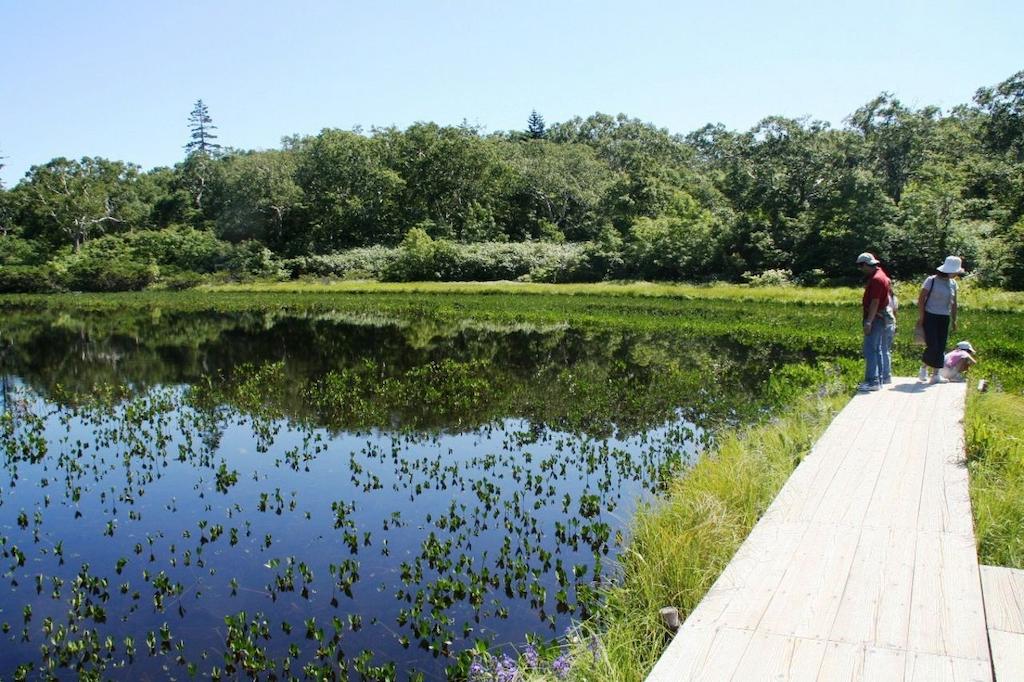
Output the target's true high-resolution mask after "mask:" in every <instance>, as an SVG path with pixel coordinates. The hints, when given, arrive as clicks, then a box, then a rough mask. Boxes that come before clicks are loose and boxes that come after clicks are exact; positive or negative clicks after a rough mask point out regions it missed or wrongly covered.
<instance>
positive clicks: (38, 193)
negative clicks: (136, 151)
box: [19, 157, 150, 251]
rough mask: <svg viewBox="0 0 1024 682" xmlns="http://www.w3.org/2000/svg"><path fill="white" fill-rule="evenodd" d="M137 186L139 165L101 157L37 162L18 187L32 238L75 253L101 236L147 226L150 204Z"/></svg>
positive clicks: (27, 226)
mask: <svg viewBox="0 0 1024 682" xmlns="http://www.w3.org/2000/svg"><path fill="white" fill-rule="evenodd" d="M137 184H138V167H137V166H134V165H132V164H125V163H122V162H120V161H109V160H107V159H101V158H98V157H86V158H83V159H81V160H80V161H73V160H69V159H65V158H57V159H54V160H53V161H50V162H49V163H47V164H44V165H42V166H33V167H32V168H31V169H30V170H29V172H28V175H27V177H26V179H25V181H24V183H23V184H22V185H19V189H21V190H22V191H23V192H24V205H23V211H24V212H25V214H26V222H27V225H26V228H27V231H28V232H29V235H28V236H40V237H42V238H45V239H47V240H48V241H49V242H50V243H52V244H71V245H72V246H73V247H74V249H75V251H77V250H78V249H79V248H81V246H82V244H83V243H85V242H86V241H88V240H89V239H90V238H92V237H94V236H95V235H97V234H101V233H105V232H109V231H123V230H127V229H129V228H132V227H141V226H144V225H145V224H146V221H147V219H148V216H149V210H150V207H149V206H146V205H145V204H143V203H142V202H141V201H140V200H139V197H138V193H137V191H136V190H137Z"/></svg>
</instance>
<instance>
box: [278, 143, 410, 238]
mask: <svg viewBox="0 0 1024 682" xmlns="http://www.w3.org/2000/svg"><path fill="white" fill-rule="evenodd" d="M387 146H388V140H387V139H386V138H380V137H373V138H370V137H366V136H364V135H361V134H359V133H356V132H349V131H344V130H323V131H322V132H321V133H320V134H319V135H316V136H314V137H310V138H307V139H304V140H301V141H300V142H297V146H296V153H297V158H296V168H295V183H296V185H297V186H298V187H299V188H300V190H301V191H302V193H303V197H304V204H305V207H306V211H307V212H306V213H305V215H304V221H305V233H304V234H297V235H296V238H299V239H301V240H302V243H304V244H305V245H306V248H308V249H311V250H313V251H315V252H318V253H324V252H330V251H335V250H338V249H343V248H347V247H352V246H360V245H365V244H378V243H385V244H394V243H395V242H397V241H398V240H399V239H400V238H401V235H402V231H401V228H402V221H401V220H400V217H399V207H400V201H401V193H402V191H403V190H404V188H405V182H404V180H403V179H402V177H401V175H400V174H399V173H398V172H397V171H396V170H394V169H392V168H390V167H388V165H387V164H386V163H385V161H386V158H387V153H388V149H387ZM281 186H282V188H284V186H285V184H284V182H283V180H282V185H281Z"/></svg>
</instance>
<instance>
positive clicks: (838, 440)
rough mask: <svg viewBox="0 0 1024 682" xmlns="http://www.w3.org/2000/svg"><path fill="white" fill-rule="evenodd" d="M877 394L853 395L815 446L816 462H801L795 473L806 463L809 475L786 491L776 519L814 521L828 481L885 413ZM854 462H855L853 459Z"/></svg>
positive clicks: (865, 441) (829, 486) (861, 447)
mask: <svg viewBox="0 0 1024 682" xmlns="http://www.w3.org/2000/svg"><path fill="white" fill-rule="evenodd" d="M883 397H884V396H883V395H882V393H881V392H879V393H870V394H866V395H858V396H854V398H852V399H851V400H850V403H849V404H848V405H847V406H846V408H844V409H843V412H842V413H841V414H843V413H846V410H847V409H850V410H851V412H850V413H849V415H848V416H847V417H846V418H844V420H843V422H842V423H841V424H840V425H839V426H838V428H833V426H835V423H834V422H833V424H831V425H829V428H828V429H826V430H825V433H824V434H822V436H821V438H820V439H819V441H818V444H817V445H816V460H815V461H814V462H808V463H801V464H800V466H799V467H797V472H799V471H800V469H801V468H802V467H804V466H805V464H807V465H808V466H809V469H810V472H809V473H810V474H812V475H810V476H806V479H798V480H800V484H801V485H800V487H799V489H797V490H793V491H792V492H790V491H786V487H783V490H784V491H786V496H785V497H784V499H785V504H786V508H785V511H784V513H782V514H780V517H781V518H782V519H783V520H786V521H810V520H812V519H814V518H815V516H816V513H817V510H818V508H819V507H820V506H821V504H822V502H823V500H825V498H826V496H827V495H828V494H829V491H834V490H835V489H834V488H833V487H832V482H833V480H834V479H835V477H836V475H837V473H838V472H839V471H840V469H842V468H843V466H844V464H845V463H846V461H847V459H848V458H849V455H850V454H851V453H855V452H860V451H863V450H864V449H865V448H866V447H867V445H866V444H868V443H871V442H872V440H873V436H874V429H873V425H874V424H876V423H878V422H879V420H881V419H883V417H884V415H885V414H886V413H887V412H888V410H889V407H888V403H887V402H886V401H885V400H884V399H883ZM853 461H854V463H856V462H857V460H856V459H854V460H853Z"/></svg>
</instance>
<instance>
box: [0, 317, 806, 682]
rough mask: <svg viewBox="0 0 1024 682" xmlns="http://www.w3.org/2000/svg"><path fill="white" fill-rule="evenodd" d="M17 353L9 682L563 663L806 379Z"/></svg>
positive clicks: (495, 336) (55, 328)
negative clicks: (675, 486) (722, 446)
mask: <svg viewBox="0 0 1024 682" xmlns="http://www.w3.org/2000/svg"><path fill="white" fill-rule="evenodd" d="M5 327H6V330H7V331H6V332H4V334H3V336H2V337H0V380H2V386H0V388H2V401H3V402H2V404H0V408H2V417H0V439H2V440H0V448H2V450H0V457H2V471H0V542H2V555H0V579H2V580H3V584H4V587H5V589H4V590H3V591H2V592H0V624H2V626H3V634H2V635H0V638H2V641H3V645H2V646H0V675H2V676H3V677H5V678H6V677H13V676H14V673H15V671H16V670H17V669H18V668H19V666H23V669H27V667H28V666H32V668H33V670H34V671H35V672H34V673H32V676H40V675H41V674H42V672H43V671H45V670H46V669H47V668H48V667H49V668H53V669H55V670H56V671H57V674H58V675H59V676H60V677H63V678H71V677H73V676H74V674H73V673H71V672H69V669H71V670H73V669H76V668H77V669H79V670H84V671H92V672H98V673H99V676H100V677H115V678H140V679H142V678H154V679H164V678H168V677H179V678H180V677H185V676H186V675H187V674H188V672H189V671H190V670H191V671H193V672H196V673H198V674H200V675H203V676H214V677H217V676H218V675H223V676H224V677H233V676H235V675H239V676H242V677H248V676H252V675H257V674H262V676H264V677H266V676H267V674H268V673H269V672H271V671H273V672H275V673H276V674H277V675H287V674H292V675H296V676H299V677H301V676H303V675H304V674H306V675H309V676H319V675H323V674H338V673H337V671H338V670H339V665H340V666H341V668H343V669H346V670H347V671H348V672H349V673H351V674H353V675H355V676H357V677H358V676H360V675H362V676H364V677H382V678H386V677H395V676H397V677H399V678H405V677H415V676H416V675H417V673H419V674H422V675H423V676H424V677H425V678H426V679H443V678H444V677H445V669H446V668H447V667H448V666H451V665H453V664H454V663H455V662H456V659H457V657H458V656H459V654H460V653H461V652H465V651H466V650H467V649H469V648H470V647H472V646H473V645H474V643H475V642H477V641H483V642H486V643H487V644H488V645H489V646H491V647H492V648H494V649H501V648H502V647H510V646H521V645H523V644H524V643H525V642H526V638H527V636H528V635H531V634H535V635H537V636H539V637H540V638H543V639H553V638H557V637H560V636H562V635H564V633H565V631H566V629H567V628H568V627H569V626H570V625H571V623H572V621H573V620H574V619H576V620H578V619H580V618H582V617H584V616H585V615H586V614H587V613H588V612H589V611H590V610H591V609H593V608H594V607H595V606H596V604H597V590H598V588H599V587H600V585H601V584H602V582H603V581H606V580H609V579H610V578H613V577H614V570H615V569H614V566H615V557H616V554H617V552H618V551H620V549H621V546H622V542H623V540H624V539H625V538H624V536H625V534H626V533H627V532H628V522H629V519H630V517H631V514H632V513H633V511H634V509H635V508H636V506H637V505H638V504H640V503H641V502H642V501H644V500H648V499H651V498H652V496H655V495H656V494H657V493H658V492H659V491H661V490H663V488H664V485H665V483H666V482H667V481H668V480H669V478H670V477H671V476H672V475H673V474H675V473H677V472H678V470H679V469H680V467H682V466H684V465H685V463H686V462H687V461H688V460H689V459H690V458H692V456H693V455H694V453H695V452H696V451H697V450H699V449H700V448H701V447H702V442H704V441H706V440H708V439H710V438H711V437H712V436H713V432H714V429H715V428H716V427H718V426H720V425H723V424H731V423H735V422H736V421H739V420H742V419H745V418H747V417H749V416H750V415H751V414H753V413H754V411H756V410H757V409H759V406H760V405H761V401H762V396H761V394H762V391H763V385H764V380H765V379H766V377H767V376H768V373H769V372H770V371H771V370H772V368H773V367H775V366H776V365H777V364H778V363H781V362H784V361H786V360H791V359H792V358H786V357H784V355H783V354H780V353H778V352H777V350H772V349H766V348H751V347H746V346H743V345H739V344H729V343H723V342H717V343H711V342H707V343H695V342H694V341H693V340H692V339H690V340H683V339H680V338H675V337H673V336H672V335H671V334H643V333H639V332H633V331H631V330H629V329H619V330H609V329H586V328H573V327H570V326H567V325H553V326H550V327H540V328H538V327H530V326H526V325H509V326H501V325H495V324H492V323H486V324H485V323H475V322H473V321H472V320H464V321H459V322H451V321H450V320H449V321H447V322H441V321H437V320H432V319H429V318H423V317H418V318H416V319H400V318H392V319H388V318H382V317H376V316H373V315H370V314H354V313H351V312H323V311H320V312H317V313H316V314H313V313H308V314H302V313H296V312H294V311H293V312H290V313H284V312H281V313H234V314H216V313H194V312H193V313H179V314H173V313H163V314H160V315H157V314H153V315H151V316H150V317H148V318H146V319H144V320H141V321H140V319H139V318H138V316H134V317H132V316H125V317H123V318H119V317H118V316H116V315H114V316H112V315H109V314H104V315H101V314H94V315H91V316H90V315H87V314H82V315H79V316H74V317H73V316H69V315H68V314H67V313H64V314H60V315H58V314H52V315H51V314H46V313H40V312H38V311H36V312H34V313H33V314H32V315H26V316H24V317H22V318H17V319H15V318H14V317H10V318H9V319H8V320H7V324H6V325H5ZM769 358H771V360H769ZM339 661H340V664H339ZM316 666H322V670H321V669H318V668H317V667H316ZM304 668H305V669H304ZM61 671H63V672H61ZM325 671H326V673H325ZM330 671H333V673H332V672H330Z"/></svg>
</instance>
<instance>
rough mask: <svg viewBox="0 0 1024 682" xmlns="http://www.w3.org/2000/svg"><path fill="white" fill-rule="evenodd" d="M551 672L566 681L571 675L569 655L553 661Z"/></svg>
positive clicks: (563, 655)
mask: <svg viewBox="0 0 1024 682" xmlns="http://www.w3.org/2000/svg"><path fill="white" fill-rule="evenodd" d="M551 670H552V671H553V672H554V673H555V676H556V677H558V679H560V680H564V679H565V678H566V677H567V676H568V675H569V654H562V655H561V656H559V657H558V658H556V659H555V660H554V661H552V662H551Z"/></svg>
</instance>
